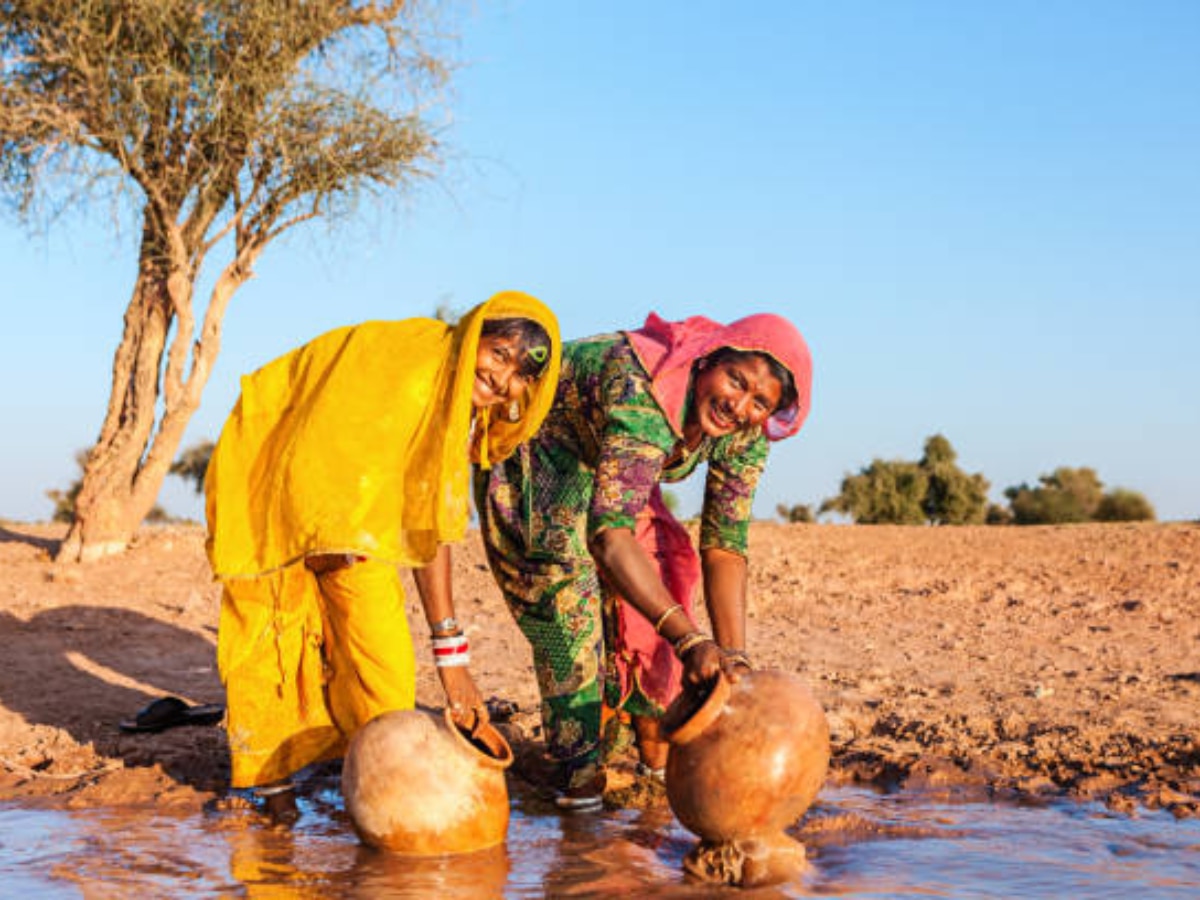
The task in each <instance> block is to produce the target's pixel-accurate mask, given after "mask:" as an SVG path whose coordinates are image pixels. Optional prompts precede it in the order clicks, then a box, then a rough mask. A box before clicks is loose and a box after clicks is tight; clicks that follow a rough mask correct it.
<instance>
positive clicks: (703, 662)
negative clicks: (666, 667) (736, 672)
mask: <svg viewBox="0 0 1200 900" xmlns="http://www.w3.org/2000/svg"><path fill="white" fill-rule="evenodd" d="M721 663H722V654H721V648H720V647H718V646H717V644H716V641H713V640H706V641H703V642H701V643H699V644H697V645H696V646H695V647H693V648H692V649H690V650H688V651H687V652H686V653H685V654H684V655H683V680H684V682H685V683H687V684H690V685H695V686H696V687H699V686H700V685H704V684H708V683H709V682H710V681H712V680H713V679H714V678H716V677H717V673H718V672H720V671H722V664H721Z"/></svg>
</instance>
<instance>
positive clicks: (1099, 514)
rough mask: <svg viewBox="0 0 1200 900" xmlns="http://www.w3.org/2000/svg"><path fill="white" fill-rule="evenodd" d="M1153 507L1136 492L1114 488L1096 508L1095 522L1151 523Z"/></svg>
mask: <svg viewBox="0 0 1200 900" xmlns="http://www.w3.org/2000/svg"><path fill="white" fill-rule="evenodd" d="M1154 520H1155V515H1154V507H1153V506H1152V505H1151V503H1150V501H1149V500H1147V499H1146V498H1145V497H1144V496H1143V495H1141V494H1139V493H1138V492H1137V491H1131V490H1128V489H1126V488H1114V489H1113V490H1111V491H1109V492H1108V493H1107V494H1105V495H1104V499H1102V500H1101V501H1100V505H1099V506H1097V507H1096V521H1097V522H1153V521H1154Z"/></svg>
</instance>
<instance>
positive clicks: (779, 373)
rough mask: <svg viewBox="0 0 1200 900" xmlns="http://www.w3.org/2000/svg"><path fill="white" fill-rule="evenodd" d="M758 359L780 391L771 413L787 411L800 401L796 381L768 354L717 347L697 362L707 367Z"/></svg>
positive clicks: (784, 367) (782, 365)
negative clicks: (765, 365) (777, 383)
mask: <svg viewBox="0 0 1200 900" xmlns="http://www.w3.org/2000/svg"><path fill="white" fill-rule="evenodd" d="M753 358H758V359H761V360H763V361H764V362H766V364H767V368H768V370H770V372H771V374H772V375H774V376H775V378H776V380H778V382H779V385H780V387H781V388H782V390H780V392H779V403H777V404H776V405H775V408H774V409H773V410H771V413H772V414H774V413H777V412H779V411H780V410H781V409H787V408H788V407H790V406H794V405H795V404H796V401H797V400H799V399H800V395H799V394H798V393H797V392H796V379H795V378H793V377H792V373H791V371H789V370H788V367H787V366H785V365H784V364H783V363H781V362H780V361H779V360H777V359H776V358H775V357H773V356H772V355H771V354H770V353H764V352H762V351H761V350H738V349H737V348H736V347H719V348H717V349H716V350H714V351H713V352H712V353H710V354H708V356H705V357H703V358H702V360H699V361H698V363H699V362H703V363H704V364H705V365H708V366H715V365H720V364H721V363H725V362H741V361H742V360H745V359H753Z"/></svg>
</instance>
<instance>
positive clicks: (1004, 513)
mask: <svg viewBox="0 0 1200 900" xmlns="http://www.w3.org/2000/svg"><path fill="white" fill-rule="evenodd" d="M983 522H984V524H985V525H1011V524H1012V523H1013V514H1012V510H1011V509H1009V508H1008V507H1007V506H1001V505H1000V504H999V503H989V504H988V508H987V514H986V515H985V516H984V518H983Z"/></svg>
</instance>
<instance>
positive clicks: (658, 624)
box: [654, 603, 683, 634]
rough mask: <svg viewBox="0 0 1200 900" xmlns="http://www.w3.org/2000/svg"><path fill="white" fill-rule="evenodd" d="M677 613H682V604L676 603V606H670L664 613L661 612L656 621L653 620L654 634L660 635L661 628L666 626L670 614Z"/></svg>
mask: <svg viewBox="0 0 1200 900" xmlns="http://www.w3.org/2000/svg"><path fill="white" fill-rule="evenodd" d="M677 612H683V604H682V603H676V604H673V605H672V606H668V607H667V609H666V611H665V612H663V613H662V615H660V616H659V617H658V618H657V619H655V620H654V633H655V634H662V627H663V625H665V624H666V622H667V619H669V618H671V614H672V613H677Z"/></svg>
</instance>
